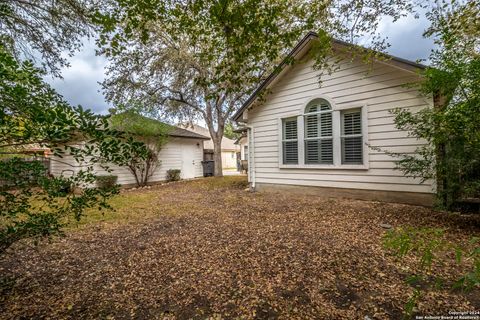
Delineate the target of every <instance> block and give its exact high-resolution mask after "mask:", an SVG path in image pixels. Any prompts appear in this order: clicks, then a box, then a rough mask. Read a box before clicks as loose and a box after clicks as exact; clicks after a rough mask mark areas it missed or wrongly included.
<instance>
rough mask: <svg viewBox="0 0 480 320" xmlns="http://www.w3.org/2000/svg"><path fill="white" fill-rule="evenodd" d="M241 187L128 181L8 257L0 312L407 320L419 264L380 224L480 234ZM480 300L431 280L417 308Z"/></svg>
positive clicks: (361, 206) (428, 219) (441, 219)
mask: <svg viewBox="0 0 480 320" xmlns="http://www.w3.org/2000/svg"><path fill="white" fill-rule="evenodd" d="M245 187H246V183H245V181H244V177H225V178H223V179H218V178H208V179H201V180H197V181H190V182H180V183H173V184H168V185H163V186H156V187H152V188H151V189H143V190H135V191H126V192H123V193H122V194H121V195H120V196H118V197H117V198H116V199H114V200H113V204H114V207H116V208H117V211H116V212H111V213H106V214H105V216H102V215H100V214H98V213H96V212H92V213H91V214H90V215H89V217H88V218H87V219H85V220H84V221H83V222H82V223H81V224H78V225H73V226H71V227H70V228H69V229H68V230H67V233H66V236H65V237H63V238H57V239H54V240H53V241H52V242H45V243H41V244H39V245H38V246H32V245H29V244H19V245H18V246H16V247H14V248H12V250H11V251H10V252H9V254H8V255H6V256H5V257H3V259H2V261H0V273H1V275H2V279H3V280H2V297H1V300H0V318H2V319H31V318H50V319H59V318H60V319H62V318H71V319H191V318H193V319H206V318H211V319H237V318H238V319H277V318H278V319H312V318H313V319H346V318H347V319H365V316H368V317H369V318H370V319H398V318H401V315H402V310H403V306H404V304H405V303H406V302H407V300H408V298H409V296H410V295H411V294H412V290H413V288H412V287H411V286H410V285H408V284H406V282H405V279H406V277H407V276H408V275H409V274H410V273H411V270H413V269H414V268H415V262H414V261H413V260H411V261H410V260H408V259H407V260H404V261H398V260H397V259H396V258H395V257H393V256H392V255H391V254H389V252H387V251H386V250H385V249H384V248H383V246H382V238H383V236H384V234H385V232H386V231H385V229H383V228H382V227H381V226H380V224H382V223H388V224H391V225H392V226H393V227H400V226H417V227H418V226H429V227H438V228H446V229H447V237H448V238H449V239H451V240H454V241H456V242H458V243H461V242H466V241H468V240H469V239H470V238H471V237H472V236H473V235H475V234H476V235H478V234H479V230H480V224H479V219H478V218H476V217H465V216H460V215H456V214H447V213H442V212H435V211H433V210H431V209H428V208H423V207H416V206H408V205H400V204H389V203H380V202H369V201H357V200H348V199H327V198H321V197H317V198H312V197H306V196H301V195H290V194H288V193H286V192H284V193H251V192H248V191H245V190H244V189H245ZM462 271H464V270H460V269H459V268H458V267H457V266H456V265H455V264H454V263H453V262H452V263H451V264H448V263H447V264H446V265H444V266H442V267H441V268H438V269H436V270H434V272H435V273H436V274H437V275H440V276H442V277H444V278H445V279H447V280H451V281H453V280H454V279H455V278H456V277H457V276H458V275H460V274H461V272H462ZM479 296H480V292H479V290H478V289H476V290H474V291H472V292H470V293H462V292H459V291H455V290H452V289H448V288H437V289H428V290H427V292H426V293H425V294H424V295H423V296H422V297H421V299H420V303H419V306H418V311H419V313H421V314H433V315H440V314H444V315H446V314H448V312H449V311H466V310H480V299H479Z"/></svg>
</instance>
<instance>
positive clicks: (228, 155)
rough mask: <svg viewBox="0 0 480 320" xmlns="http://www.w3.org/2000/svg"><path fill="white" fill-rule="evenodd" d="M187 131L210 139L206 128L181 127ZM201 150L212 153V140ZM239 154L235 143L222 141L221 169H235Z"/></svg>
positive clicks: (190, 125)
mask: <svg viewBox="0 0 480 320" xmlns="http://www.w3.org/2000/svg"><path fill="white" fill-rule="evenodd" d="M181 127H182V128H185V129H187V130H190V131H193V132H195V133H198V134H201V135H202V136H207V137H210V132H209V131H208V129H207V128H204V127H201V126H199V125H196V124H185V125H182V126H181ZM203 148H204V149H205V152H206V153H213V141H212V139H210V140H208V141H205V142H204V144H203ZM238 152H240V148H239V147H238V146H237V145H236V144H235V141H234V140H232V139H229V138H227V137H223V139H222V168H223V169H232V168H237V153H238Z"/></svg>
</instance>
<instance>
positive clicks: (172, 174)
mask: <svg viewBox="0 0 480 320" xmlns="http://www.w3.org/2000/svg"><path fill="white" fill-rule="evenodd" d="M180 172H181V171H180V169H170V170H167V181H178V180H180Z"/></svg>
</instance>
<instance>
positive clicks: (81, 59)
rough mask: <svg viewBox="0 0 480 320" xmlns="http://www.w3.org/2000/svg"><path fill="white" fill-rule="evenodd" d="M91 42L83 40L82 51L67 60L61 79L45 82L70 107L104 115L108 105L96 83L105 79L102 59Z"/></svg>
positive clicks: (104, 63) (104, 64)
mask: <svg viewBox="0 0 480 320" xmlns="http://www.w3.org/2000/svg"><path fill="white" fill-rule="evenodd" d="M95 48H96V46H95V43H94V41H93V40H90V41H89V40H84V46H83V47H82V50H81V51H80V52H78V53H77V54H76V55H74V56H73V57H71V58H70V59H69V62H70V67H66V68H63V69H62V70H61V74H62V77H63V79H59V78H54V79H52V78H51V77H46V78H45V80H46V81H47V82H48V83H50V85H51V86H52V87H53V88H55V89H56V90H57V92H58V93H60V94H61V95H62V96H63V97H64V98H65V99H66V100H67V101H68V102H69V103H70V104H71V105H79V104H80V105H82V106H83V107H84V108H86V109H92V110H93V111H95V112H98V113H106V112H107V110H108V108H109V105H108V103H107V102H106V101H105V98H104V96H103V94H102V93H101V86H100V84H99V83H98V82H102V81H103V80H104V79H105V66H106V65H107V61H106V59H105V58H104V57H101V56H96V55H95Z"/></svg>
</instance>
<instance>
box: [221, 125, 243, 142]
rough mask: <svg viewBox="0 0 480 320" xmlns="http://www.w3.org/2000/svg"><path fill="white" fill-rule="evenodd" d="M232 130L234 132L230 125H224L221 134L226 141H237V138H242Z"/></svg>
mask: <svg viewBox="0 0 480 320" xmlns="http://www.w3.org/2000/svg"><path fill="white" fill-rule="evenodd" d="M233 130H234V127H233V125H232V123H231V122H228V123H227V124H226V125H225V131H224V133H223V134H224V135H225V137H227V138H228V139H232V140H237V139H238V138H240V137H241V136H242V134H241V133H239V132H235V131H233Z"/></svg>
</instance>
